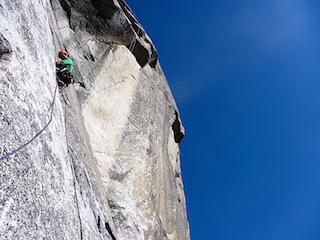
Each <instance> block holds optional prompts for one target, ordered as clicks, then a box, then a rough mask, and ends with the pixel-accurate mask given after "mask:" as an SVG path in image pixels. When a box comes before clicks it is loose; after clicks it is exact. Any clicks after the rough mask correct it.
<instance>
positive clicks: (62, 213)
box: [0, 0, 190, 240]
mask: <svg viewBox="0 0 320 240" xmlns="http://www.w3.org/2000/svg"><path fill="white" fill-rule="evenodd" d="M63 48H66V49H67V50H68V51H69V53H70V57H71V58H72V59H73V61H74V66H75V67H74V76H75V82H76V83H75V84H73V85H72V86H69V88H68V91H67V92H66V93H63V94H60V93H59V91H58V90H57V87H56V81H55V64H54V62H55V60H57V57H56V54H57V52H58V50H59V49H63ZM0 89H2V91H1V92H0V99H1V101H0V157H2V156H5V158H4V159H2V160H1V161H0V239H42V238H44V239H170V240H171V239H190V234H189V226H188V221H187V216H186V204H185V197H184V191H183V183H182V177H181V170H180V151H179V145H178V144H179V142H180V141H181V139H182V137H183V135H184V129H183V127H182V124H181V121H180V118H179V114H178V109H177V106H176V104H175V101H174V99H173V97H172V94H171V91H170V89H169V87H168V84H167V81H166V78H165V76H164V74H163V72H162V70H161V67H160V65H159V62H158V60H157V52H156V50H155V47H154V45H153V44H152V41H151V40H150V38H149V37H148V35H147V34H146V33H145V31H144V29H143V28H142V26H141V25H140V24H139V22H138V21H137V19H136V17H135V16H134V14H133V12H132V11H131V10H130V8H129V6H128V5H127V4H126V3H125V2H124V1H122V0H118V1H117V0H91V1H90V0H78V1H75V0H60V1H59V0H51V1H49V0H37V1H31V0H25V1H18V0H11V1H4V0H0ZM29 140H31V141H29ZM25 143H27V144H26V145H24V144H25ZM20 147H21V148H20ZM16 149H18V151H17V152H14V153H13V154H11V153H12V152H13V151H14V150H16Z"/></svg>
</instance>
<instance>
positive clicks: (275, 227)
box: [127, 0, 320, 240]
mask: <svg viewBox="0 0 320 240" xmlns="http://www.w3.org/2000/svg"><path fill="white" fill-rule="evenodd" d="M127 2H128V4H129V5H130V6H131V8H132V9H133V11H134V12H135V14H136V15H137V17H138V19H139V21H140V22H141V23H142V25H143V26H144V28H145V29H146V31H147V33H148V34H149V35H150V37H151V38H152V40H153V42H154V43H155V45H156V47H157V50H158V52H159V57H160V62H161V65H162V68H163V70H164V72H165V74H166V76H167V79H168V82H169V84H170V86H171V89H172V92H173V95H174V96H175V99H176V102H177V104H178V107H179V110H180V113H181V118H182V121H183V124H184V126H185V128H186V136H185V138H184V139H183V140H182V143H181V145H180V146H181V152H182V156H181V162H182V174H183V179H184V184H185V193H186V197H187V211H188V218H189V222H190V228H191V238H192V239H193V240H211V239H212V240H260V239H263V240H319V239H320V94H319V92H320V61H319V58H320V14H319V13H320V1H315V0H314V1H312V0H290V1H289V0H268V1H265V0H241V1H240V0H239V1H236V0H233V1H232V0H230V1H228V0H224V1H223V0H221V1H216V0H203V1H190V0H185V1H179V0H178V1H169V0H162V1H147V0H127Z"/></svg>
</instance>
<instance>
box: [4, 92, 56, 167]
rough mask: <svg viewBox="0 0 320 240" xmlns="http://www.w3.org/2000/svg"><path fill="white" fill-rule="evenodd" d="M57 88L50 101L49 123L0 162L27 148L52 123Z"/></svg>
mask: <svg viewBox="0 0 320 240" xmlns="http://www.w3.org/2000/svg"><path fill="white" fill-rule="evenodd" d="M57 88H58V86H56V88H55V90H54V96H53V100H52V103H51V106H50V108H51V115H50V120H49V122H48V123H47V124H46V125H45V126H44V128H43V129H42V130H41V131H40V132H38V133H37V134H36V135H35V136H34V137H33V138H31V139H30V140H29V141H28V142H26V143H25V144H23V145H22V146H20V147H18V148H17V149H15V150H13V151H12V152H10V153H8V154H6V155H4V156H2V157H1V158H0V161H2V160H4V159H6V158H9V157H10V156H11V155H13V154H15V153H17V152H19V151H21V150H22V149H23V148H25V147H26V146H28V145H29V144H30V143H32V142H33V141H34V140H35V139H36V138H37V137H39V136H40V135H41V133H42V132H43V131H44V130H46V128H47V127H48V126H49V125H50V123H51V121H52V116H53V109H54V102H55V100H56V92H57Z"/></svg>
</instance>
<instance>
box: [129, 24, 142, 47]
mask: <svg viewBox="0 0 320 240" xmlns="http://www.w3.org/2000/svg"><path fill="white" fill-rule="evenodd" d="M132 30H133V33H134V34H133V38H132V40H131V43H130V46H129V50H130V52H132V51H133V49H134V48H135V46H136V43H137V37H136V35H137V36H138V37H139V32H140V28H138V31H137V33H136V32H135V30H134V29H133V27H132Z"/></svg>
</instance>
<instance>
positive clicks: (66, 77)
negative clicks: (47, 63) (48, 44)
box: [56, 50, 73, 87]
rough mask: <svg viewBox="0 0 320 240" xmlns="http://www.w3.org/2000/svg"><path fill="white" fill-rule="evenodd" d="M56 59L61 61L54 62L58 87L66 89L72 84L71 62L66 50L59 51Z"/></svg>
mask: <svg viewBox="0 0 320 240" xmlns="http://www.w3.org/2000/svg"><path fill="white" fill-rule="evenodd" d="M58 57H59V58H60V59H61V60H62V61H57V62H56V67H57V81H58V85H59V86H60V87H63V86H66V87H68V85H69V84H70V83H73V76H72V70H73V62H72V60H71V58H70V57H69V54H68V52H67V51H66V50H61V51H60V52H59V53H58Z"/></svg>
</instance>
